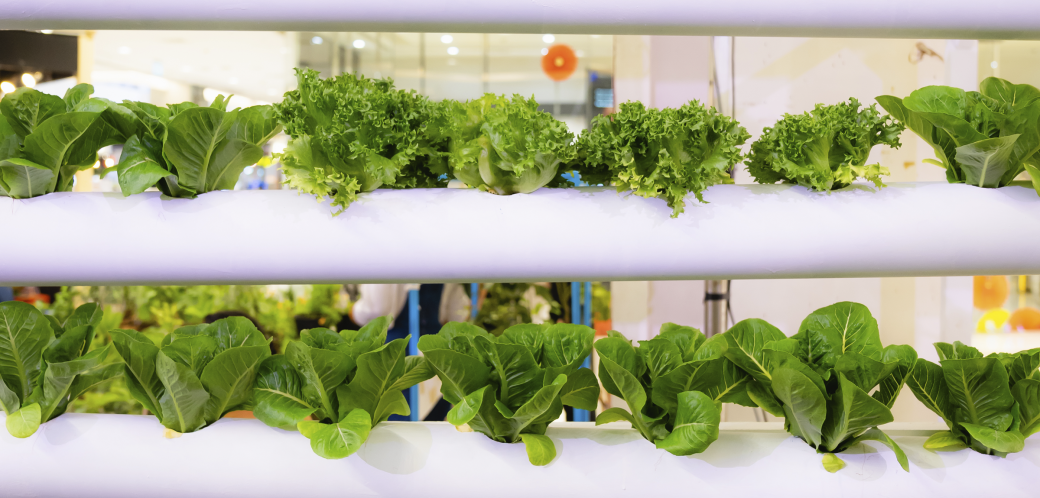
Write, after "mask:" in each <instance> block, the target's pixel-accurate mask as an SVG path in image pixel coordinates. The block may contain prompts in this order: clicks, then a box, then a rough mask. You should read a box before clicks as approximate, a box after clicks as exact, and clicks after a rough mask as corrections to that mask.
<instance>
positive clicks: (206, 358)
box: [162, 335, 217, 377]
mask: <svg viewBox="0 0 1040 498" xmlns="http://www.w3.org/2000/svg"><path fill="white" fill-rule="evenodd" d="M216 350H217V341H214V340H213V338H212V337H209V336H205V335H195V336H188V337H183V338H181V339H178V340H175V341H173V342H171V343H170V344H169V345H167V346H165V347H163V348H162V352H163V353H165V354H166V356H168V357H169V358H170V359H171V360H173V361H176V362H177V363H180V364H181V365H184V366H186V367H188V368H190V369H191V371H192V372H195V375H196V376H199V377H201V376H202V369H203V368H206V365H207V364H209V362H210V361H212V360H213V356H214V355H215V352H216Z"/></svg>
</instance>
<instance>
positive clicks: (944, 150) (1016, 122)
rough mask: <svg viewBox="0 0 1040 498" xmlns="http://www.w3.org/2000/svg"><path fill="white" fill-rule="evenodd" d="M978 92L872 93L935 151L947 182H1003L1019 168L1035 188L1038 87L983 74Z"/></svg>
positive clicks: (1039, 179)
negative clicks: (879, 94) (898, 96)
mask: <svg viewBox="0 0 1040 498" xmlns="http://www.w3.org/2000/svg"><path fill="white" fill-rule="evenodd" d="M979 89H980V91H979V92H965V91H964V90H961V89H959V88H953V87H948V86H927V87H924V88H921V89H918V90H915V91H913V92H912V93H911V94H910V95H909V96H908V97H906V98H905V99H898V98H896V97H893V96H890V95H882V96H880V97H878V98H877V101H878V103H879V104H881V106H882V107H884V108H885V110H887V111H888V112H889V113H890V114H892V116H893V117H895V118H896V119H898V120H899V121H902V122H903V123H904V124H906V126H907V127H909V128H910V129H911V130H913V131H914V133H916V134H917V135H918V136H920V137H921V138H923V139H924V140H925V141H926V142H928V144H929V145H931V146H932V149H934V150H935V156H936V158H937V159H938V160H937V161H933V160H925V161H926V162H930V163H932V164H936V165H938V166H942V167H943V168H946V180H947V181H948V182H950V183H967V184H970V185H976V186H979V187H988V188H993V187H1003V186H1005V185H1007V184H1008V183H1010V182H1011V181H1012V180H1014V179H1015V177H1016V176H1018V175H1019V174H1020V173H1022V171H1023V170H1025V171H1027V172H1028V173H1029V175H1030V177H1031V178H1032V180H1033V187H1034V188H1036V189H1037V192H1040V170H1038V169H1037V167H1038V165H1040V158H1038V157H1037V151H1038V150H1040V127H1038V122H1040V90H1037V89H1036V88H1035V87H1033V86H1030V85H1014V84H1012V83H1010V82H1008V81H1006V80H1002V79H1000V78H992V77H991V78H986V79H985V80H983V81H982V83H981V84H980V85H979Z"/></svg>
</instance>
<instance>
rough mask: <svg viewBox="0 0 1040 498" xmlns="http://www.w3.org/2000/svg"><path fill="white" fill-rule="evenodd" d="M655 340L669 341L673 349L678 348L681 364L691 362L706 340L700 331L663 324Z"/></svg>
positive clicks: (683, 326) (672, 324) (682, 326)
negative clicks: (673, 345)
mask: <svg viewBox="0 0 1040 498" xmlns="http://www.w3.org/2000/svg"><path fill="white" fill-rule="evenodd" d="M657 338H660V339H664V340H666V341H669V342H671V343H672V344H675V347H677V348H679V352H680V353H682V362H681V363H686V362H688V361H693V359H694V357H693V356H694V354H695V353H697V352H698V350H699V349H700V347H701V346H702V345H703V344H704V342H705V341H706V340H707V338H706V337H704V334H702V333H701V331H700V330H697V329H695V328H693V327H687V326H685V325H676V324H674V323H665V324H664V325H661V331H660V332H659V333H658V334H657ZM722 343H723V344H724V343H725V340H723V341H722Z"/></svg>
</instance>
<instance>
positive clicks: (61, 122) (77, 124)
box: [0, 84, 126, 199]
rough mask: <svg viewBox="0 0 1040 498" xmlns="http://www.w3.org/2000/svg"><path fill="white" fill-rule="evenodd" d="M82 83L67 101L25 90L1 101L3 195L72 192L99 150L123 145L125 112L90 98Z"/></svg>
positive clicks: (20, 196)
mask: <svg viewBox="0 0 1040 498" xmlns="http://www.w3.org/2000/svg"><path fill="white" fill-rule="evenodd" d="M93 92H94V87H92V86H90V85H87V84H79V85H76V86H75V87H73V88H70V89H69V90H68V91H67V92H66V93H65V97H64V98H58V97H56V96H54V95H48V94H46V93H43V92H40V91H37V90H34V89H32V88H28V87H22V88H19V89H18V90H16V91H14V92H12V93H10V94H7V95H5V96H4V98H3V100H2V101H0V195H2V196H6V197H14V198H16V199H24V198H28V197H36V196H40V195H43V194H48V193H51V192H65V191H69V190H72V180H73V178H74V177H75V175H76V172H77V171H80V170H83V169H88V168H90V167H92V166H93V165H94V163H95V162H97V151H98V149H100V148H102V147H105V146H107V145H112V144H117V143H122V142H123V140H125V138H126V136H125V135H124V132H125V130H124V129H122V128H123V127H122V126H121V124H122V123H123V122H124V120H125V117H126V116H125V114H126V111H125V109H123V108H121V107H119V106H118V105H116V104H114V103H112V102H110V101H107V100H104V99H96V98H90V94H91V93H93Z"/></svg>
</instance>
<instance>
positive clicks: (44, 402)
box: [30, 346, 108, 422]
mask: <svg viewBox="0 0 1040 498" xmlns="http://www.w3.org/2000/svg"><path fill="white" fill-rule="evenodd" d="M107 356H108V347H107V346H106V347H103V348H101V349H95V350H94V351H91V352H90V353H88V354H86V355H84V356H82V357H80V358H76V359H73V360H69V361H64V362H60V363H48V364H47V368H46V369H45V370H44V373H43V382H42V383H41V385H42V387H43V389H42V390H40V391H34V394H35V393H36V392H40V393H42V397H40V398H39V399H36V400H34V401H36V402H38V403H40V409H41V420H42V421H44V422H46V421H48V420H50V419H52V418H53V417H54V416H55V415H57V414H58V413H60V411H59V406H62V405H64V404H65V403H68V401H69V399H68V394H69V391H70V390H71V388H72V383H73V381H75V380H76V376H78V375H80V374H83V373H86V372H88V371H90V370H92V369H94V368H97V367H98V366H100V365H101V362H102V361H104V360H105V357H107ZM33 397H34V396H30V398H33ZM63 410H64V408H62V411H63Z"/></svg>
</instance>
